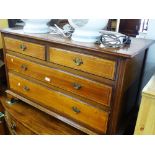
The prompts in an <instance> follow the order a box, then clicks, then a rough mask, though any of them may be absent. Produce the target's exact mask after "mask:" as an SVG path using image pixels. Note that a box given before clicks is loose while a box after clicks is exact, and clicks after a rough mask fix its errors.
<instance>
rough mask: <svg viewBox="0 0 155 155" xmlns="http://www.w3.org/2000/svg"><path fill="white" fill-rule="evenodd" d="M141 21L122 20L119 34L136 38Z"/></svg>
mask: <svg viewBox="0 0 155 155" xmlns="http://www.w3.org/2000/svg"><path fill="white" fill-rule="evenodd" d="M140 23H141V20H140V19H121V20H120V26H119V32H120V33H123V34H126V35H128V36H131V37H136V35H138V34H139V33H138V31H139V28H140Z"/></svg>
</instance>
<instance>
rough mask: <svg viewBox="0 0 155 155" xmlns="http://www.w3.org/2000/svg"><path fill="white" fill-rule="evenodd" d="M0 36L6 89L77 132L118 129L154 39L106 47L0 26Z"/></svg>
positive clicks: (135, 92) (132, 103) (113, 131)
mask: <svg viewBox="0 0 155 155" xmlns="http://www.w3.org/2000/svg"><path fill="white" fill-rule="evenodd" d="M2 37H3V45H4V46H3V48H4V56H5V64H6V75H7V81H8V89H7V91H6V92H7V94H9V95H11V96H12V98H13V97H15V98H18V99H19V100H21V101H23V102H25V103H27V104H29V105H30V107H31V106H32V107H35V108H37V109H39V110H41V111H43V112H44V113H47V114H48V115H51V116H52V117H54V118H55V119H58V120H59V121H61V122H62V123H64V124H66V125H67V126H70V127H71V128H74V129H75V131H76V130H77V133H78V131H79V133H78V134H80V133H86V134H119V133H121V130H122V129H123V125H124V122H126V118H127V117H128V115H129V114H130V111H131V110H132V109H133V108H134V106H135V104H136V98H137V95H138V92H139V86H140V81H141V76H142V71H143V66H144V62H145V56H146V52H147V48H148V47H149V46H150V45H151V44H152V43H153V41H152V40H143V39H134V38H132V42H131V45H130V46H127V47H124V48H121V49H106V48H100V47H99V46H98V45H95V44H90V43H79V42H74V41H71V40H70V39H64V38H62V37H60V36H56V35H51V34H24V33H23V31H22V30H20V29H19V30H18V29H16V30H15V29H5V30H2ZM12 106H14V105H12ZM6 113H7V110H6ZM8 116H9V114H8ZM14 117H15V116H11V118H12V119H16V118H14ZM19 117H20V116H19ZM33 117H35V116H33ZM9 118H10V117H9ZM33 119H34V118H33ZM37 119H38V118H37V117H36V121H37ZM44 119H46V117H45V118H44ZM20 121H21V122H20V123H23V122H22V120H21V119H20ZM8 122H9V119H8ZM20 123H19V124H20ZM8 124H9V123H8ZM19 126H20V125H19ZM28 128H29V127H28ZM57 128H59V127H57ZM43 130H44V129H43ZM58 130H59V129H58ZM19 131H20V129H19ZM24 131H25V133H26V134H31V132H28V131H27V130H26V129H25V130H24ZM42 133H44V132H42ZM42 133H40V134H42ZM64 134H65V133H64ZM70 134H72V132H70Z"/></svg>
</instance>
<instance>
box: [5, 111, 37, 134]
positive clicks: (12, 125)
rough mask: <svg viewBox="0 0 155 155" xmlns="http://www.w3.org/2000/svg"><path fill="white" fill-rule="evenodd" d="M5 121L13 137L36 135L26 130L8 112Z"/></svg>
mask: <svg viewBox="0 0 155 155" xmlns="http://www.w3.org/2000/svg"><path fill="white" fill-rule="evenodd" d="M5 120H6V123H7V126H8V129H9V131H10V133H11V134H13V135H34V134H35V133H33V132H32V131H31V130H29V129H28V128H26V127H25V126H24V125H22V124H21V123H20V122H18V121H17V120H16V119H15V118H14V117H12V116H11V115H10V114H9V113H8V112H7V111H6V112H5Z"/></svg>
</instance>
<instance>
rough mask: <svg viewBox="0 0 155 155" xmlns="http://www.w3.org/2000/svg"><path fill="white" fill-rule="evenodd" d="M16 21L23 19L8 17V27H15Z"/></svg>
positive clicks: (20, 21) (19, 21)
mask: <svg viewBox="0 0 155 155" xmlns="http://www.w3.org/2000/svg"><path fill="white" fill-rule="evenodd" d="M17 23H23V21H22V20H20V19H8V24H9V27H10V28H12V27H15V26H16V24H17Z"/></svg>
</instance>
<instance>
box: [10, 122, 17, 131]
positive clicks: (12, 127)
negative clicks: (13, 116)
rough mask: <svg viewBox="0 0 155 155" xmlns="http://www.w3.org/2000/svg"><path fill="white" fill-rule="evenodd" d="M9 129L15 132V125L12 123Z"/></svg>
mask: <svg viewBox="0 0 155 155" xmlns="http://www.w3.org/2000/svg"><path fill="white" fill-rule="evenodd" d="M10 128H11V129H12V130H15V129H16V123H15V122H12V123H11V126H10Z"/></svg>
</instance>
